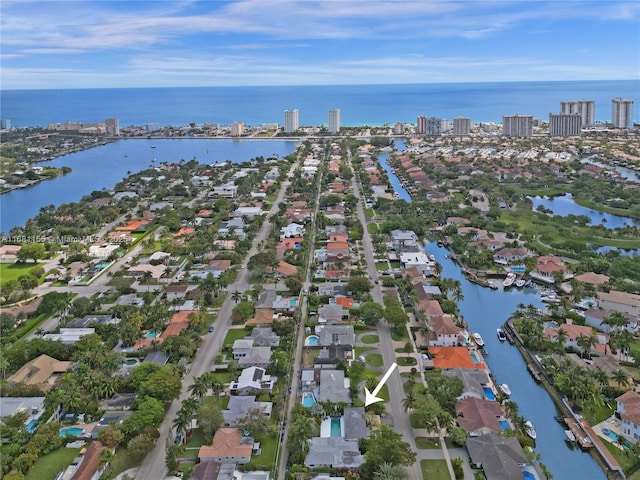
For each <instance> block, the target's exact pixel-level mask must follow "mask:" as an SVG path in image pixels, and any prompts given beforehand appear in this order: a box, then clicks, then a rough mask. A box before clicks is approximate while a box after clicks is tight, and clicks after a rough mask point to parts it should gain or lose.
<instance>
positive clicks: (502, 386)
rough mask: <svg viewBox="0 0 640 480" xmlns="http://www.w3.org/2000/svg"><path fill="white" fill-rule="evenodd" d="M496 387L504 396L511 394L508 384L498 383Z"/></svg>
mask: <svg viewBox="0 0 640 480" xmlns="http://www.w3.org/2000/svg"><path fill="white" fill-rule="evenodd" d="M498 387H499V388H500V391H501V392H502V393H503V394H504V396H505V397H510V396H511V389H510V388H509V385H507V384H506V383H501V384H500V385H498Z"/></svg>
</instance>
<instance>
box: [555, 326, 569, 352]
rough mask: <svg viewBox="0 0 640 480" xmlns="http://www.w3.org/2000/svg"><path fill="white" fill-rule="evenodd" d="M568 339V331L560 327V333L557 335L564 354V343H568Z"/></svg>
mask: <svg viewBox="0 0 640 480" xmlns="http://www.w3.org/2000/svg"><path fill="white" fill-rule="evenodd" d="M568 338H569V334H568V333H567V331H566V330H565V329H564V328H562V327H560V328H559V329H558V333H557V334H556V340H557V341H558V343H559V344H560V345H561V346H562V351H563V352H564V342H566V341H567V339H568Z"/></svg>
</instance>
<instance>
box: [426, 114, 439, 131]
mask: <svg viewBox="0 0 640 480" xmlns="http://www.w3.org/2000/svg"><path fill="white" fill-rule="evenodd" d="M440 134H442V119H441V118H438V117H429V118H427V131H426V132H425V135H431V136H438V135H440Z"/></svg>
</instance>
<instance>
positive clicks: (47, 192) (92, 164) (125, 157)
mask: <svg viewBox="0 0 640 480" xmlns="http://www.w3.org/2000/svg"><path fill="white" fill-rule="evenodd" d="M296 146H297V142H296V141H295V140H253V139H251V140H229V139H173V140H172V139H153V140H147V139H127V140H119V141H116V142H113V143H109V144H107V145H102V146H100V147H96V148H92V149H89V150H84V151H82V152H76V153H72V154H69V155H65V156H62V157H58V158H56V159H55V160H51V161H48V162H42V163H40V164H39V165H43V166H44V165H51V166H55V167H61V166H64V165H66V166H68V167H71V169H72V171H71V173H69V174H68V175H65V176H61V177H56V178H55V179H53V180H46V181H43V182H40V183H38V184H37V185H34V186H33V187H29V188H25V189H20V190H14V191H12V192H9V193H5V194H3V195H0V232H3V233H5V234H8V233H9V231H10V230H11V229H12V228H13V227H16V226H22V225H24V224H25V222H26V221H27V220H28V219H29V218H32V217H34V216H35V215H36V214H37V213H38V212H39V211H40V208H41V207H44V206H46V205H52V204H53V205H56V206H57V205H61V204H63V203H70V202H77V201H79V200H80V199H81V198H82V197H83V196H84V195H87V194H89V193H91V192H93V191H94V190H101V189H103V188H107V189H110V188H113V187H114V186H115V185H116V183H118V182H119V181H121V180H122V179H123V178H124V177H126V176H127V175H128V173H129V172H132V173H135V172H139V171H141V170H144V169H145V168H149V166H158V165H160V164H161V163H162V162H165V161H166V162H169V163H172V162H179V161H180V160H181V159H184V160H185V161H189V160H191V159H193V158H195V159H197V161H198V162H200V163H203V164H211V163H215V162H218V163H220V162H225V161H231V162H244V161H248V160H251V159H252V158H255V157H258V156H262V157H264V158H265V159H266V158H268V157H271V156H276V155H277V156H279V157H283V156H286V155H289V154H290V153H291V152H293V151H294V150H295V148H296Z"/></svg>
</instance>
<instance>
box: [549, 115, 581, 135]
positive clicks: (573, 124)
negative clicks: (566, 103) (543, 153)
mask: <svg viewBox="0 0 640 480" xmlns="http://www.w3.org/2000/svg"><path fill="white" fill-rule="evenodd" d="M581 128H582V115H580V113H577V112H576V113H568V114H564V113H558V114H555V113H550V114H549V136H551V137H577V136H579V135H580V130H581Z"/></svg>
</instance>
